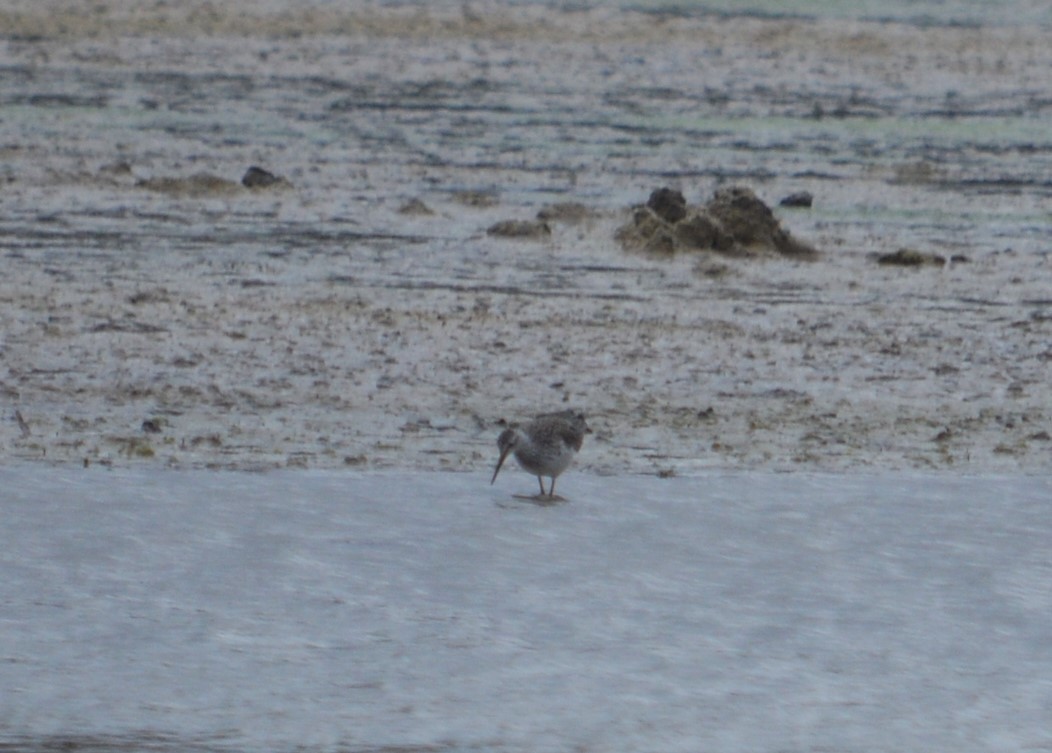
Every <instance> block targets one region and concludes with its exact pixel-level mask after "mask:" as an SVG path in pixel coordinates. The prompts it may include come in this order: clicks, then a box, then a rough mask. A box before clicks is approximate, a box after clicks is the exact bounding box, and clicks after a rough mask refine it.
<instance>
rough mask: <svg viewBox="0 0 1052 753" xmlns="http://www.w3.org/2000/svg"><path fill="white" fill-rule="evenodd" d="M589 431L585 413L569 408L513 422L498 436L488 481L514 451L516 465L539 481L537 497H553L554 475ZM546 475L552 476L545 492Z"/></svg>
mask: <svg viewBox="0 0 1052 753" xmlns="http://www.w3.org/2000/svg"><path fill="white" fill-rule="evenodd" d="M589 432H591V429H589V428H588V424H587V423H586V422H585V420H584V414H583V413H575V412H574V411H572V410H564V411H560V412H558V413H544V414H542V415H540V416H537V418H535V419H533V420H532V421H530V422H529V423H528V424H526V425H525V426H518V425H516V424H512V425H511V426H510V427H509V428H507V429H505V430H504V431H503V432H501V435H500V437H498V438H497V447H498V448H500V459H499V460H498V461H497V467H496V468H495V469H494V470H493V478H492V479H490V484H492V483H493V482H494V481H496V480H497V474H498V473H500V468H501V466H502V465H504V461H505V459H507V457H508V455H509V454H511V453H514V454H515V459H516V460H518V461H519V465H521V466H522V467H523V468H524V469H525V470H527V471H529V472H530V473H532V474H533V475H534V476H536V477H537V482H538V483H539V484H540V485H541V493H540V495H538V497H536V499H539V498H542V497H547V499H549V500H556V499H557V497H556V496H555V479H556V478H557V477H558V476H559V474H560V473H562V472H563V471H565V470H566V469H567V468H568V467H569V466H570V463H571V462H572V461H573V458H574V455H576V454H577V452H578V450H580V449H581V444H582V443H583V442H584V435H585V434H587V433H589ZM545 476H549V477H551V480H552V485H551V488H550V489H549V490H548V493H547V494H545V492H544V477H545Z"/></svg>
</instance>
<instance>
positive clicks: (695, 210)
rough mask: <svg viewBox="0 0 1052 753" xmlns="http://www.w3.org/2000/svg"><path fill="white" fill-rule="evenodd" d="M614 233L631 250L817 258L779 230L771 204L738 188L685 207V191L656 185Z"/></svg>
mask: <svg viewBox="0 0 1052 753" xmlns="http://www.w3.org/2000/svg"><path fill="white" fill-rule="evenodd" d="M615 237H616V238H617V240H618V242H620V243H621V245H622V247H623V248H625V249H626V250H630V251H648V252H653V253H666V254H670V253H676V252H680V251H713V252H716V253H720V254H725V255H727V256H786V257H792V258H797V259H815V258H817V257H818V255H819V254H818V251H817V250H816V249H815V248H814V247H813V246H810V245H809V244H807V243H804V242H802V241H799V240H797V239H796V238H794V237H793V236H792V234H791V233H790V232H789V231H788V230H786V229H785V228H783V227H782V226H781V224H780V223H779V222H778V219H777V218H776V217H775V216H774V212H772V211H771V209H770V207H768V206H767V205H766V204H764V203H763V201H761V200H760V199H759V198H758V197H757V196H756V194H755V193H753V192H752V190H750V189H748V188H744V187H741V186H733V187H731V188H724V189H720V190H718V191H716V192H715V194H713V197H712V199H711V200H710V201H709V202H708V203H707V204H704V205H700V206H693V207H692V206H688V205H687V202H686V200H685V199H684V198H683V194H681V193H680V192H679V191H676V190H674V189H670V188H659V189H657V190H655V191H654V192H652V193H651V194H650V199H649V200H648V201H647V203H646V205H644V206H639V207H636V208H635V210H634V211H633V212H632V217H631V218H630V219H629V221H628V222H627V223H625V224H624V225H622V226H621V227H620V228H618V230H617V232H616V234H615Z"/></svg>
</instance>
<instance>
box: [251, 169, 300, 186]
mask: <svg viewBox="0 0 1052 753" xmlns="http://www.w3.org/2000/svg"><path fill="white" fill-rule="evenodd" d="M241 185H243V186H244V187H245V188H273V187H274V186H287V185H289V182H288V181H287V180H285V179H284V178H282V177H280V176H278V175H275V174H274V173H272V172H268V171H267V170H264V169H263V168H262V167H256V166H255V165H253V166H252V167H250V168H248V170H247V171H246V172H245V174H244V175H243V176H242V177H241Z"/></svg>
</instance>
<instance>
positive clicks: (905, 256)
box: [877, 248, 946, 267]
mask: <svg viewBox="0 0 1052 753" xmlns="http://www.w3.org/2000/svg"><path fill="white" fill-rule="evenodd" d="M877 264H881V265H883V266H888V267H925V266H938V267H941V266H944V265H945V264H946V258H945V257H943V256H940V255H939V254H926V253H924V252H923V251H916V250H914V249H912V248H900V249H899V250H898V251H893V252H892V253H890V254H878V255H877Z"/></svg>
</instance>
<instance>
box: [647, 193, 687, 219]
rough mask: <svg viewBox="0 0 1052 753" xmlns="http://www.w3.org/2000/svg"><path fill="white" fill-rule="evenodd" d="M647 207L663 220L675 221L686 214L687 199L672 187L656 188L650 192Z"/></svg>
mask: <svg viewBox="0 0 1052 753" xmlns="http://www.w3.org/2000/svg"><path fill="white" fill-rule="evenodd" d="M647 207H649V208H650V211H652V212H653V213H654V214H656V215H657V216H658V217H660V218H661V219H663V220H664V221H665V222H672V223H676V222H679V221H680V220H682V219H683V218H684V217H686V216H687V200H686V199H685V198H684V197H683V194H682V193H680V192H679V191H677V190H675V189H673V188H657V189H655V190H654V191H652V192H651V193H650V198H649V199H647Z"/></svg>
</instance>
